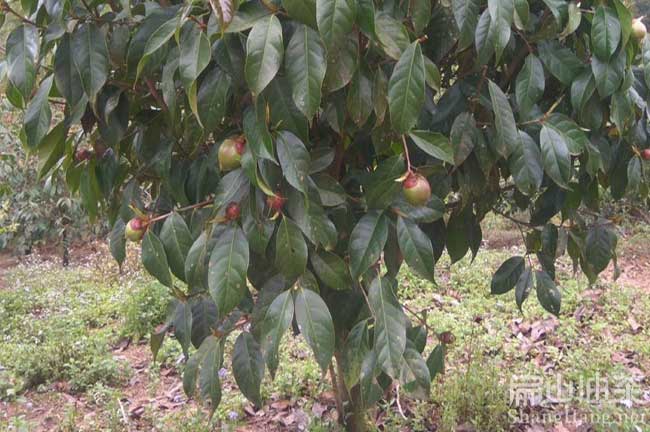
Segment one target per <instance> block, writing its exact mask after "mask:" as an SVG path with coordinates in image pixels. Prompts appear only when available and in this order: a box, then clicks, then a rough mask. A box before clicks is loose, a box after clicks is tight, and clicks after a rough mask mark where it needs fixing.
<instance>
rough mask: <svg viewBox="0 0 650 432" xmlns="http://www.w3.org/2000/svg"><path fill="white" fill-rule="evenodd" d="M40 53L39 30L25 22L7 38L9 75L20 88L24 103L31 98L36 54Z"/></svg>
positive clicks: (13, 83)
mask: <svg viewBox="0 0 650 432" xmlns="http://www.w3.org/2000/svg"><path fill="white" fill-rule="evenodd" d="M37 55H38V30H37V29H36V27H34V26H32V25H28V24H23V25H20V26H18V27H16V28H15V29H14V30H13V31H12V32H11V33H10V34H9V37H8V38H7V44H6V61H7V77H8V78H9V81H10V82H11V84H12V85H13V86H14V88H15V89H17V90H18V92H19V93H20V95H21V96H22V99H23V104H24V103H25V102H26V101H28V100H29V97H30V95H31V93H32V88H33V87H34V83H35V82H36V56H37Z"/></svg>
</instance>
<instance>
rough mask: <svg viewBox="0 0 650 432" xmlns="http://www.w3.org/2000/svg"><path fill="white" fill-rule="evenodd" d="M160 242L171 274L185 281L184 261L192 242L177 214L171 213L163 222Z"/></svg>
mask: <svg viewBox="0 0 650 432" xmlns="http://www.w3.org/2000/svg"><path fill="white" fill-rule="evenodd" d="M160 240H161V241H162V244H163V246H164V248H165V254H166V255H167V259H168V261H169V267H170V268H171V271H172V273H174V275H175V276H176V277H177V278H179V279H181V280H182V281H186V279H185V260H186V258H187V254H188V252H189V251H190V248H191V247H192V243H193V240H192V234H191V233H190V229H189V228H188V227H187V224H186V223H185V220H184V219H183V218H182V217H181V216H180V215H179V214H178V213H172V214H171V215H170V216H169V217H168V218H167V219H166V220H165V223H164V224H163V226H162V229H161V230H160Z"/></svg>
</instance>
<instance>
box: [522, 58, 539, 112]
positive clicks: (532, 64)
mask: <svg viewBox="0 0 650 432" xmlns="http://www.w3.org/2000/svg"><path fill="white" fill-rule="evenodd" d="M544 87H545V79H544V66H542V62H541V61H540V60H539V59H538V58H537V57H536V56H535V55H534V54H529V55H528V57H526V61H525V63H524V66H523V67H522V68H521V70H520V71H519V74H518V75H517V81H516V83H515V94H516V97H517V105H518V106H519V111H520V112H521V113H528V112H529V111H530V110H531V109H532V107H533V105H534V104H536V103H537V101H539V99H540V98H541V97H542V95H543V94H544Z"/></svg>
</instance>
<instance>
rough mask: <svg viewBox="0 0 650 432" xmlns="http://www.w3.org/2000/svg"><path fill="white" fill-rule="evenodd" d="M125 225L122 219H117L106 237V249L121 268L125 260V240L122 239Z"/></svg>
mask: <svg viewBox="0 0 650 432" xmlns="http://www.w3.org/2000/svg"><path fill="white" fill-rule="evenodd" d="M125 228H126V224H125V223H124V221H123V220H122V219H117V220H116V221H115V224H114V225H113V229H112V230H111V232H110V234H109V235H108V248H109V250H110V251H111V255H112V256H113V258H114V259H115V261H117V264H118V265H119V266H120V267H121V266H122V263H123V262H124V260H125V259H126V238H125V237H124V229H125Z"/></svg>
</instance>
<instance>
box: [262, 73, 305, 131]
mask: <svg viewBox="0 0 650 432" xmlns="http://www.w3.org/2000/svg"><path fill="white" fill-rule="evenodd" d="M288 88H290V86H289V83H288V82H287V80H286V79H285V78H283V77H280V76H277V77H275V79H274V80H273V81H271V84H269V86H268V87H267V89H266V91H265V92H264V93H263V96H264V98H265V99H266V101H267V103H268V106H269V108H270V111H271V119H270V122H269V123H270V124H273V125H278V126H277V129H279V130H288V131H291V132H293V133H294V134H296V136H297V137H299V138H300V139H301V140H302V141H303V142H306V141H308V140H309V123H308V122H307V118H306V117H305V116H304V115H303V114H302V113H301V112H300V110H299V109H298V107H296V105H295V103H294V102H293V98H292V97H291V94H290V92H288V91H287V89H288ZM266 115H268V111H267V113H266Z"/></svg>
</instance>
